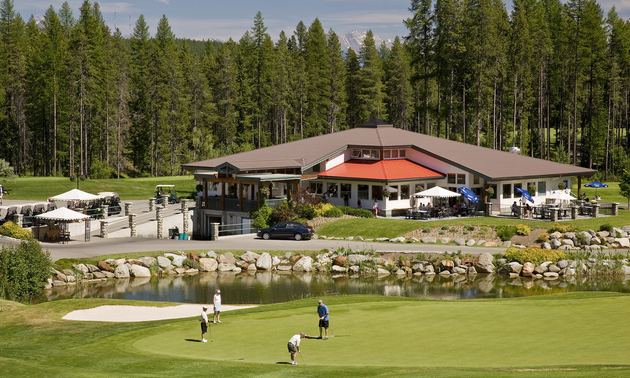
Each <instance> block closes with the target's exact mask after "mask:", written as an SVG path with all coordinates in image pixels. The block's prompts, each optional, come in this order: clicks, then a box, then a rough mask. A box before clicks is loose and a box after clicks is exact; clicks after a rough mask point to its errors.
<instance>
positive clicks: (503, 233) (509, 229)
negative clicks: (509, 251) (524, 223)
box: [497, 226, 516, 241]
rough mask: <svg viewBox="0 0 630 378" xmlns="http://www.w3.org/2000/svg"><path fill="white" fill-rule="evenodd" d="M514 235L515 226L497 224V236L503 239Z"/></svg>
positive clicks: (506, 239)
mask: <svg viewBox="0 0 630 378" xmlns="http://www.w3.org/2000/svg"><path fill="white" fill-rule="evenodd" d="M514 235H516V227H514V226H497V236H498V237H500V238H501V240H503V241H508V240H510V239H512V236H514Z"/></svg>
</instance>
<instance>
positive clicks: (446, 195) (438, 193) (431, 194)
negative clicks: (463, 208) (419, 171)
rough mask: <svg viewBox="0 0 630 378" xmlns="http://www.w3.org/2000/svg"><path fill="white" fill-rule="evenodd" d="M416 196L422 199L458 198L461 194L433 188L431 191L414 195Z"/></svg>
mask: <svg viewBox="0 0 630 378" xmlns="http://www.w3.org/2000/svg"><path fill="white" fill-rule="evenodd" d="M416 195H417V196H422V197H438V198H452V197H459V196H461V194H459V193H456V192H451V191H450V190H446V189H444V188H441V187H439V186H434V187H433V188H431V189H427V190H423V191H422V192H418V193H416Z"/></svg>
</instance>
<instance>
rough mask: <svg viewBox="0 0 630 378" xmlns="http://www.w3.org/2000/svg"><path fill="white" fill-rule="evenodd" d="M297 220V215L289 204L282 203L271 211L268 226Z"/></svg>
mask: <svg viewBox="0 0 630 378" xmlns="http://www.w3.org/2000/svg"><path fill="white" fill-rule="evenodd" d="M297 218H298V215H297V213H296V212H295V210H293V208H292V207H291V206H289V204H288V203H287V202H286V201H284V202H283V203H281V204H280V205H278V206H276V207H274V208H273V209H272V210H271V219H270V220H271V221H270V222H269V225H270V226H273V225H274V224H276V223H280V222H291V221H294V220H296V219H297Z"/></svg>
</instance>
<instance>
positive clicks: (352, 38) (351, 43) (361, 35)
mask: <svg viewBox="0 0 630 378" xmlns="http://www.w3.org/2000/svg"><path fill="white" fill-rule="evenodd" d="M366 34H367V32H360V31H356V30H353V31H351V32H350V33H347V34H342V35H339V43H340V44H341V49H342V50H343V52H344V53H345V52H347V51H348V48H350V47H352V50H354V51H355V52H357V53H358V52H359V50H360V49H361V45H362V44H363V40H364V39H365V35H366ZM374 42H376V48H379V47H380V46H381V43H382V42H383V38H381V37H379V36H377V35H374ZM385 43H386V44H387V47H392V43H393V42H392V40H391V39H388V40H385Z"/></svg>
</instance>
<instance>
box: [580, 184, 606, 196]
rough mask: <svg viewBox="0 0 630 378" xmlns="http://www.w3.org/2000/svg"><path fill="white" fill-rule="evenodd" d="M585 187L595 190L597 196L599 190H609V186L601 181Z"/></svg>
mask: <svg viewBox="0 0 630 378" xmlns="http://www.w3.org/2000/svg"><path fill="white" fill-rule="evenodd" d="M584 186H585V187H586V188H595V195H597V188H608V185H606V184H604V183H602V182H599V181H593V182H589V183H588V184H584Z"/></svg>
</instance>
